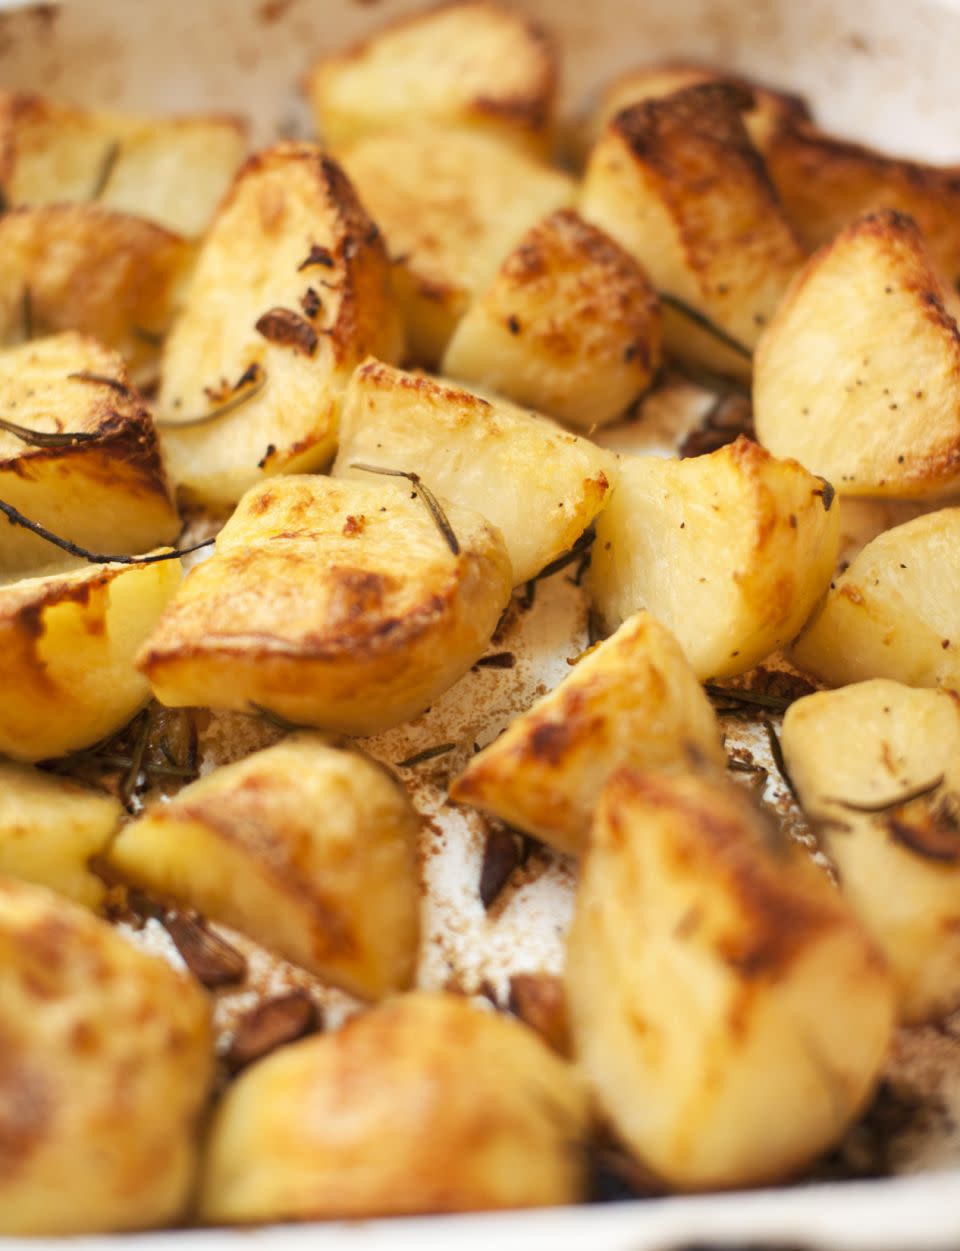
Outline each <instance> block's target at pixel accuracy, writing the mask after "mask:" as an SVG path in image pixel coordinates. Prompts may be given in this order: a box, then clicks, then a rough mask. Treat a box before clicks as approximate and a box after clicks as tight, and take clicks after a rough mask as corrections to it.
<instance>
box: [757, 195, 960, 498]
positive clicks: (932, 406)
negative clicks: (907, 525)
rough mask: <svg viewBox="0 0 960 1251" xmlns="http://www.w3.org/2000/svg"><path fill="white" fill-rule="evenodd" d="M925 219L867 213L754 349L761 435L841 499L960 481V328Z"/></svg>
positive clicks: (807, 273)
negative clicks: (927, 246) (924, 236)
mask: <svg viewBox="0 0 960 1251" xmlns="http://www.w3.org/2000/svg"><path fill="white" fill-rule="evenodd" d="M944 298H945V297H944V293H943V291H942V289H941V288H940V286H939V283H938V281H937V278H936V276H935V275H934V273H933V270H932V269H931V267H930V263H929V260H928V259H927V257H926V255H925V253H924V250H923V246H922V243H921V240H920V236H919V234H918V232H917V229H916V226H915V225H914V223H913V222H912V221H910V220H909V218H905V217H902V216H900V215H899V214H897V213H886V212H885V213H878V214H876V215H874V216H872V217H864V218H861V219H860V220H859V221H857V222H854V224H853V225H852V226H850V227H848V228H847V229H846V230H845V231H843V233H842V234H841V235H839V236H838V238H836V239H835V240H834V241H833V243H832V244H830V245H829V246H828V247H827V248H825V249H823V251H821V252H818V253H817V254H816V255H815V256H814V257H812V258H811V260H810V261H809V262H808V263H807V266H806V268H805V269H804V270H803V272H802V273H801V275H800V276H799V277H798V279H797V281H796V283H795V284H794V285H793V287H792V288H791V290H790V292H789V294H788V295H787V297H786V298H785V299H784V302H783V304H782V305H781V307H780V308H779V310H778V311H777V315H776V317H775V318H774V319H773V321H772V323H771V324H770V327H769V328H768V330H767V332H766V334H765V335H764V338H763V341H762V342H761V344H760V346H759V348H758V349H757V354H756V368H755V372H754V384H753V408H754V419H755V423H756V430H757V437H758V439H759V440H760V442H761V443H763V445H764V446H765V447H768V448H769V449H770V451H771V452H773V453H774V455H776V456H795V457H796V458H797V459H798V460H801V461H802V462H803V463H804V464H805V465H807V466H808V467H809V468H810V469H811V470H812V471H813V472H814V473H822V474H824V475H825V476H826V477H828V478H829V479H830V481H831V482H832V483H833V484H834V485H835V486H836V488H837V490H838V491H840V492H841V493H842V494H848V495H879V496H892V497H894V498H901V499H904V498H905V499H912V498H920V497H925V496H931V495H933V496H936V495H941V494H944V493H945V492H947V491H949V490H955V489H956V487H957V485H958V483H960V423H958V420H957V410H958V407H960V333H958V330H957V324H956V322H955V321H954V319H953V317H952V316H951V315H950V314H949V312H948V311H947V310H946V308H945V307H944Z"/></svg>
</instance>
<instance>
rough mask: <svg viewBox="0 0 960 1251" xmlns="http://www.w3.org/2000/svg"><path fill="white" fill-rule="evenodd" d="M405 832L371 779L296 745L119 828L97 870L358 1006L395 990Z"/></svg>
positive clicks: (354, 764) (408, 930) (412, 950)
mask: <svg viewBox="0 0 960 1251" xmlns="http://www.w3.org/2000/svg"><path fill="white" fill-rule="evenodd" d="M418 828H419V821H418V819H417V815H416V813H415V811H414V809H413V807H412V806H411V804H410V801H409V799H408V798H407V796H406V793H405V792H404V791H403V789H402V788H401V787H400V785H399V784H398V783H396V782H395V781H394V780H393V779H392V778H390V777H389V776H388V774H387V773H386V772H385V770H382V769H380V768H379V767H378V766H377V765H375V764H373V763H372V762H371V761H370V760H367V759H365V758H364V757H363V756H358V755H355V754H353V753H351V752H347V751H340V750H337V749H336V748H333V747H329V746H327V744H325V743H324V742H323V740H322V739H320V738H318V737H316V736H314V735H309V734H298V735H294V736H292V737H290V738H287V739H285V740H284V741H283V742H282V743H278V744H277V745H276V746H275V747H269V748H267V749H266V751H261V752H255V753H254V754H253V755H252V756H248V757H247V758H246V759H245V760H240V761H238V762H237V763H236V764H232V765H227V766H225V767H224V768H222V769H217V770H216V772H215V773H214V774H213V775H212V776H210V777H205V778H201V779H200V780H199V781H197V782H194V783H192V784H191V785H190V786H187V787H185V788H184V789H183V790H182V791H180V792H179V794H178V795H176V796H175V797H174V798H173V799H171V800H170V801H169V803H166V804H158V805H157V806H155V807H154V808H153V809H152V810H151V811H150V812H148V813H147V814H146V815H145V816H143V817H141V818H140V820H139V821H135V822H134V823H133V824H132V825H128V826H127V827H126V829H124V830H123V832H122V833H121V835H120V837H119V838H118V839H117V840H116V842H115V843H114V844H113V847H112V848H111V851H110V863H111V864H112V865H113V867H114V868H115V869H116V870H117V871H118V872H119V873H121V874H122V875H123V876H124V877H126V878H127V879H129V880H130V881H133V882H134V883H136V884H137V885H139V886H143V887H145V888H146V889H148V890H151V891H154V892H158V893H160V894H161V895H172V896H173V897H174V898H176V899H177V900H178V901H179V902H181V903H184V904H186V905H188V906H190V907H193V908H197V909H198V910H199V911H201V912H202V913H203V914H204V915H205V916H208V917H210V918H211V919H212V920H214V921H221V922H223V923H224V924H226V925H229V926H231V927H232V928H233V929H236V930H239V931H241V932H242V933H244V934H248V935H249V936H250V937H251V938H254V939H256V940H257V941H258V942H261V943H263V945H264V946H265V947H267V948H268V949H269V950H270V951H275V952H279V953H280V954H281V955H283V956H285V957H286V958H287V959H289V960H293V961H294V962H295V963H297V964H299V965H301V966H303V967H304V968H306V969H309V970H310V971H311V972H313V973H316V974H317V975H318V976H320V977H322V978H324V979H325V980H326V981H330V982H333V983H335V984H336V985H339V986H343V987H345V988H346V989H347V990H350V991H352V992H353V993H354V994H358V995H361V996H363V997H365V998H378V997H380V996H382V995H385V994H388V993H389V992H391V991H396V990H403V989H406V987H407V986H409V984H410V981H411V978H412V976H413V970H414V964H415V961H416V955H417V943H418V940H419V906H420V893H419V885H418V878H417V865H416V857H415V847H416V838H417V830H418Z"/></svg>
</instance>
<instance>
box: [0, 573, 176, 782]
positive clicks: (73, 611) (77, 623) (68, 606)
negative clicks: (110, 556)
mask: <svg viewBox="0 0 960 1251" xmlns="http://www.w3.org/2000/svg"><path fill="white" fill-rule="evenodd" d="M181 576H182V572H181V569H180V562H179V561H178V560H166V561H158V562H157V563H156V564H151V565H116V564H114V565H84V566H83V567H81V568H76V567H73V568H67V569H65V570H63V571H62V572H52V573H46V574H42V575H38V576H35V577H30V578H21V579H20V580H19V581H16V582H8V583H0V690H2V691H3V699H2V700H0V753H3V754H4V755H6V756H12V757H13V759H14V760H44V759H46V758H48V757H51V756H60V755H63V754H64V753H65V752H70V751H75V750H77V749H78V748H80V747H88V746H89V745H90V744H91V743H96V742H98V741H99V740H100V739H101V738H104V737H105V736H106V735H108V734H111V733H113V731H114V730H119V729H120V727H121V726H122V725H124V724H125V723H126V722H127V721H129V719H130V718H131V717H132V716H133V714H134V713H135V712H136V711H137V709H138V708H139V707H140V705H141V704H144V703H146V701H147V699H148V697H149V695H150V688H149V686H148V685H147V682H146V681H145V679H144V678H143V677H141V675H140V674H139V673H137V671H136V669H135V668H134V666H133V661H134V657H135V655H136V653H137V651H138V649H139V648H140V645H141V644H142V643H143V641H144V639H145V638H146V637H147V635H148V634H149V633H150V631H151V630H152V629H153V628H154V626H155V625H156V622H157V619H158V618H159V616H160V613H161V612H162V610H163V608H164V607H165V605H166V604H167V601H168V600H169V599H170V597H171V596H172V595H173V593H174V591H175V590H176V588H177V586H178V584H179V582H180V578H181Z"/></svg>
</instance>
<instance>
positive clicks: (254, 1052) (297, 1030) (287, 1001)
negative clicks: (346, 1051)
mask: <svg viewBox="0 0 960 1251" xmlns="http://www.w3.org/2000/svg"><path fill="white" fill-rule="evenodd" d="M321 1028H322V1018H321V1015H320V1012H319V1010H318V1008H317V1006H316V1004H315V1003H314V1002H313V1000H312V999H311V998H310V996H309V995H308V994H306V992H304V991H302V990H293V991H290V992H289V994H286V995H278V996H277V997H276V998H275V999H267V1000H265V1001H264V1002H263V1003H260V1004H258V1005H257V1006H256V1007H255V1008H254V1009H252V1011H250V1012H248V1013H247V1014H246V1016H243V1017H241V1018H240V1020H239V1022H238V1023H237V1027H236V1029H235V1030H234V1034H233V1039H232V1040H231V1043H230V1046H229V1048H228V1050H227V1052H226V1054H225V1055H224V1060H225V1062H226V1064H227V1067H228V1068H229V1069H230V1070H231V1072H233V1073H238V1072H239V1071H240V1070H241V1069H244V1068H246V1067H247V1065H248V1064H252V1063H253V1062H254V1060H260V1059H262V1058H263V1057H264V1056H267V1055H269V1054H270V1052H271V1051H276V1049H277V1048H278V1047H283V1046H285V1045H286V1044H287V1043H292V1042H296V1041H297V1039H298V1038H305V1037H306V1036H307V1034H313V1033H315V1032H316V1031H317V1030H318V1029H321Z"/></svg>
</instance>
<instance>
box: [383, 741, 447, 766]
mask: <svg viewBox="0 0 960 1251" xmlns="http://www.w3.org/2000/svg"><path fill="white" fill-rule="evenodd" d="M456 746H457V745H456V743H439V744H438V745H437V746H436V747H425V748H424V749H423V751H418V752H414V753H413V755H412V756H407V758H406V760H398V761H397V768H398V769H412V768H413V766H414V765H418V764H425V763H426V761H428V760H436V758H437V756H446V755H447V754H448V753H449V752H452V751H455V750H456Z"/></svg>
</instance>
